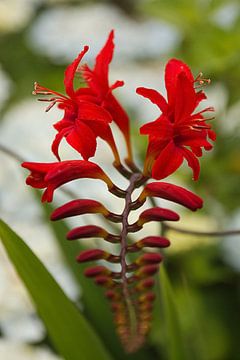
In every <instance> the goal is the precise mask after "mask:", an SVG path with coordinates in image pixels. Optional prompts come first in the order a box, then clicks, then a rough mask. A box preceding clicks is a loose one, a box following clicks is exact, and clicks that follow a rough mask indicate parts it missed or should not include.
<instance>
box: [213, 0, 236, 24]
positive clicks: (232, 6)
mask: <svg viewBox="0 0 240 360" xmlns="http://www.w3.org/2000/svg"><path fill="white" fill-rule="evenodd" d="M239 12H240V4H239V2H238V1H230V2H229V3H228V4H223V5H222V6H220V7H219V8H218V9H217V10H216V11H215V12H214V14H213V16H212V21H213V22H214V23H215V24H216V25H218V26H219V27H221V28H223V29H231V28H232V27H233V26H234V25H235V23H236V21H237V19H238V17H239Z"/></svg>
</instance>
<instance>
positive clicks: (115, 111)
mask: <svg viewBox="0 0 240 360" xmlns="http://www.w3.org/2000/svg"><path fill="white" fill-rule="evenodd" d="M104 107H105V108H106V109H107V111H109V113H110V114H111V115H112V119H113V121H114V122H115V123H116V124H117V126H118V127H119V129H120V130H121V131H122V133H123V135H124V136H125V138H126V139H127V140H128V138H129V118H128V115H127V113H126V111H125V110H124V109H123V107H122V106H121V104H120V103H119V102H118V100H117V99H116V98H115V96H114V95H112V93H109V94H108V96H107V98H106V100H105V101H104Z"/></svg>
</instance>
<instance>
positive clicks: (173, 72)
mask: <svg viewBox="0 0 240 360" xmlns="http://www.w3.org/2000/svg"><path fill="white" fill-rule="evenodd" d="M181 72H184V73H185V75H186V77H187V78H188V79H189V80H190V81H191V82H192V83H193V81H194V78H193V75H192V73H191V70H190V68H189V67H188V66H187V65H186V64H185V63H184V62H182V61H181V60H178V59H171V60H169V61H168V63H167V65H166V68H165V86H166V89H167V95H168V103H169V105H170V106H172V104H174V102H175V97H176V92H177V80H178V75H179V74H180V73H181Z"/></svg>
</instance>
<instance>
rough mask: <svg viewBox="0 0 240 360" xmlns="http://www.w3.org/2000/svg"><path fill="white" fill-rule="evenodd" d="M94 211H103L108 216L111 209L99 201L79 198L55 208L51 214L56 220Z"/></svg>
mask: <svg viewBox="0 0 240 360" xmlns="http://www.w3.org/2000/svg"><path fill="white" fill-rule="evenodd" d="M92 213H93V214H96V213H101V214H103V215H104V216H107V215H108V214H109V211H108V210H107V209H106V208H105V207H104V206H103V205H102V204H101V203H99V202H98V201H95V200H88V199H84V200H83V199H78V200H72V201H69V202H68V203H66V204H64V205H62V206H60V207H59V208H57V209H56V210H54V211H53V213H52V215H51V220H53V221H55V220H60V219H64V218H66V217H70V216H76V215H82V214H92Z"/></svg>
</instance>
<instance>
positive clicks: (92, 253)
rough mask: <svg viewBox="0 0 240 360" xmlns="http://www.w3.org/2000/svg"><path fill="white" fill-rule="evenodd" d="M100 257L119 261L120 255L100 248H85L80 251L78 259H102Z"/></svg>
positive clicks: (115, 261)
mask: <svg viewBox="0 0 240 360" xmlns="http://www.w3.org/2000/svg"><path fill="white" fill-rule="evenodd" d="M100 259H102V260H107V261H109V262H112V263H118V262H119V256H115V255H112V254H109V253H108V252H106V251H103V250H100V249H90V250H84V251H82V252H80V254H79V255H78V256H77V261H78V262H81V263H82V262H86V261H93V260H100Z"/></svg>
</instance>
